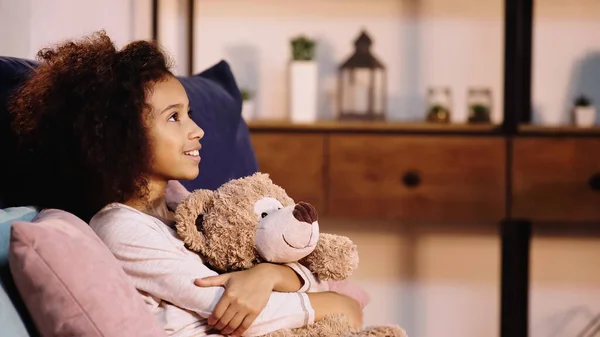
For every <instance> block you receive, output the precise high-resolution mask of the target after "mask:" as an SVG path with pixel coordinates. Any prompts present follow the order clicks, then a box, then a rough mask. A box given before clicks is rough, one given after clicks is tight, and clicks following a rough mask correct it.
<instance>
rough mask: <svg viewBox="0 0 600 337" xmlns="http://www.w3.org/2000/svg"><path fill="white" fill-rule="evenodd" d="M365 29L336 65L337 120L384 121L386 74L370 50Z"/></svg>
mask: <svg viewBox="0 0 600 337" xmlns="http://www.w3.org/2000/svg"><path fill="white" fill-rule="evenodd" d="M371 45H372V41H371V38H370V37H369V35H367V33H366V32H365V31H362V32H361V34H360V36H359V37H358V38H357V39H356V40H355V41H354V46H355V48H356V49H355V51H354V54H352V56H350V58H348V60H346V62H344V63H342V64H341V65H340V67H339V74H338V76H339V77H338V109H339V119H340V120H384V119H385V106H386V101H387V99H386V90H387V77H386V72H385V66H384V65H383V64H382V63H381V62H380V61H379V60H377V58H376V57H375V56H373V54H372V53H371Z"/></svg>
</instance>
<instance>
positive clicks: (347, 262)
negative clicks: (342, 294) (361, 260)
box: [300, 233, 358, 281]
mask: <svg viewBox="0 0 600 337" xmlns="http://www.w3.org/2000/svg"><path fill="white" fill-rule="evenodd" d="M300 263H302V264H303V265H305V266H306V267H307V268H308V269H310V270H311V271H312V272H313V273H315V274H317V276H318V277H319V279H320V280H323V281H326V280H345V279H347V278H348V277H350V276H351V275H352V273H353V272H354V270H355V269H356V268H357V267H358V248H357V246H356V245H355V244H354V242H352V240H350V239H349V238H347V237H345V236H341V235H335V234H328V233H321V234H320V237H319V241H318V243H317V247H316V248H315V250H314V251H313V252H312V253H311V254H309V255H308V256H306V257H305V258H304V259H302V260H300Z"/></svg>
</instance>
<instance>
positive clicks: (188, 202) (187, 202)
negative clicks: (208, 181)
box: [175, 190, 215, 254]
mask: <svg viewBox="0 0 600 337" xmlns="http://www.w3.org/2000/svg"><path fill="white" fill-rule="evenodd" d="M214 194H215V192H214V191H211V190H195V191H194V192H192V193H191V194H190V195H188V197H187V198H185V199H183V200H182V201H181V202H180V203H179V205H178V206H177V209H176V211H175V221H176V225H175V228H176V229H177V234H178V235H179V237H181V239H182V240H183V242H184V243H185V245H186V246H187V247H188V248H189V249H190V250H193V251H195V252H197V253H200V254H205V250H206V237H205V236H204V233H202V231H201V230H202V226H201V221H202V219H203V215H204V213H206V212H207V211H208V210H209V209H210V208H211V207H212V205H213V198H214Z"/></svg>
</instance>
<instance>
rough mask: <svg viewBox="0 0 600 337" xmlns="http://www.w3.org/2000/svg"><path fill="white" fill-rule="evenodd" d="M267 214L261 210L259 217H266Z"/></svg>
mask: <svg viewBox="0 0 600 337" xmlns="http://www.w3.org/2000/svg"><path fill="white" fill-rule="evenodd" d="M267 215H269V214H267V212H262V213H261V214H260V217H261V218H266V217H267Z"/></svg>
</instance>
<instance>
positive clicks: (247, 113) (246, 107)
mask: <svg viewBox="0 0 600 337" xmlns="http://www.w3.org/2000/svg"><path fill="white" fill-rule="evenodd" d="M240 92H241V93H242V118H243V119H244V120H245V121H251V120H253V119H254V118H256V116H255V115H254V114H255V109H254V96H253V95H252V93H251V92H250V90H248V89H240Z"/></svg>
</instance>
